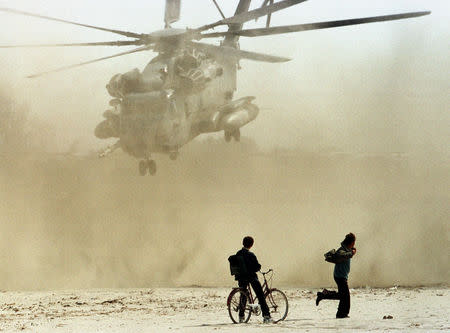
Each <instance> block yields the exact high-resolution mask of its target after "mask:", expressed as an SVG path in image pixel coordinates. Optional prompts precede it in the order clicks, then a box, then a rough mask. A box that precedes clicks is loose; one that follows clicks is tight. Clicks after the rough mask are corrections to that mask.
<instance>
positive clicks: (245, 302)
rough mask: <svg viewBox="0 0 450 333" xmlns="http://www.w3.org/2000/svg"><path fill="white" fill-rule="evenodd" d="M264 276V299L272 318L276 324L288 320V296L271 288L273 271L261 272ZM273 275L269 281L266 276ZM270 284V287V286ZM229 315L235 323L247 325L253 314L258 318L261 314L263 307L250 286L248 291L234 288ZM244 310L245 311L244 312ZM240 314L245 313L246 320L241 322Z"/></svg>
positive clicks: (228, 300)
mask: <svg viewBox="0 0 450 333" xmlns="http://www.w3.org/2000/svg"><path fill="white" fill-rule="evenodd" d="M260 273H261V274H262V275H263V278H264V283H263V285H262V288H263V292H264V297H265V298H266V302H267V306H268V307H269V311H270V316H271V317H272V319H273V321H274V322H275V323H277V322H279V321H282V320H284V319H286V317H287V314H288V310H289V304H288V299H287V297H286V295H285V294H284V293H283V292H282V291H281V290H279V289H276V288H271V287H272V279H273V270H272V269H269V270H268V271H267V272H260ZM269 273H272V274H271V275H270V277H269V278H268V279H266V275H267V274H269ZM269 283H270V286H269ZM227 307H228V314H229V315H230V318H231V320H232V321H233V323H235V324H237V323H247V322H248V321H249V320H250V317H251V315H252V313H254V314H255V315H256V316H259V315H260V314H261V307H260V305H259V303H258V302H257V299H256V297H254V296H253V293H252V290H251V287H250V284H249V285H248V286H247V288H246V289H244V288H233V289H232V290H231V292H230V294H229V295H228V299H227ZM242 310H243V311H242ZM239 312H241V313H242V312H243V313H244V320H243V321H242V320H241V321H240V320H239Z"/></svg>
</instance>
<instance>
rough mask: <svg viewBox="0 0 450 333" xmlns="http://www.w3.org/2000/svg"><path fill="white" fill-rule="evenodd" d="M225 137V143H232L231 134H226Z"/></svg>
mask: <svg viewBox="0 0 450 333" xmlns="http://www.w3.org/2000/svg"><path fill="white" fill-rule="evenodd" d="M224 135H225V141H226V142H230V141H231V133H230V132H224Z"/></svg>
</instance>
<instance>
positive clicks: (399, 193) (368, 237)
mask: <svg viewBox="0 0 450 333" xmlns="http://www.w3.org/2000/svg"><path fill="white" fill-rule="evenodd" d="M3 148H4V147H3V145H2V157H1V163H0V186H1V189H2V190H1V191H0V258H1V260H2V268H1V273H0V284H1V288H2V289H55V288H65V289H67V288H92V287H149V286H174V285H176V286H180V285H181V286H185V285H206V286H218V285H232V284H233V280H232V278H231V276H229V272H228V265H227V257H228V255H230V254H232V253H233V252H235V251H236V250H237V249H238V248H239V247H240V242H241V239H242V237H243V236H245V235H247V234H250V235H253V236H254V237H255V239H256V243H255V246H254V251H255V253H256V254H257V255H258V257H259V260H260V262H261V263H262V264H263V267H265V268H269V267H272V268H274V269H275V271H276V276H275V283H276V284H278V285H289V286H300V285H301V286H323V285H330V284H331V272H330V270H331V268H332V266H330V264H327V263H325V262H324V261H323V256H322V254H323V253H324V252H326V251H327V250H329V249H330V248H331V247H336V246H338V245H339V242H340V241H341V238H343V236H344V235H345V233H347V232H349V231H353V232H354V233H356V235H357V247H358V255H357V256H356V257H355V259H354V260H353V268H352V277H351V284H352V285H370V286H385V285H398V284H401V285H424V284H434V283H448V282H449V261H448V249H449V248H448V247H449V238H448V237H449V230H448V220H449V211H448V202H449V199H450V193H449V192H448V189H449V188H450V177H449V175H450V172H449V164H448V160H440V159H439V158H437V157H436V158H435V159H433V160H430V159H429V157H427V159H425V158H423V157H420V156H402V155H389V154H384V155H356V154H342V153H317V152H308V151H302V150H301V149H293V148H292V149H274V150H272V151H270V152H261V151H260V149H259V148H258V146H257V145H256V143H255V142H253V141H251V140H250V139H248V138H243V142H242V143H241V144H239V145H238V144H235V143H232V144H226V143H224V142H223V140H221V139H220V140H219V139H216V138H209V139H207V140H205V141H203V142H199V141H195V142H193V143H192V144H191V145H189V146H187V147H186V148H185V149H184V150H183V154H182V155H181V156H180V158H179V160H177V161H175V162H173V161H170V160H169V159H168V158H167V157H165V156H163V157H161V158H158V167H159V170H158V174H157V175H156V176H155V177H144V178H142V177H140V176H138V172H137V165H136V161H135V160H134V159H131V158H129V157H128V156H125V155H124V154H123V153H121V152H118V153H116V154H114V155H112V156H111V157H110V158H108V159H97V158H96V157H95V156H90V155H87V156H83V157H76V156H73V155H69V154H68V155H64V154H49V153H44V152H40V153H39V152H34V153H25V152H18V151H15V152H8V151H6V150H5V149H3Z"/></svg>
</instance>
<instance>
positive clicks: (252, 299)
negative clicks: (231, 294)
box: [233, 269, 273, 304]
mask: <svg viewBox="0 0 450 333" xmlns="http://www.w3.org/2000/svg"><path fill="white" fill-rule="evenodd" d="M271 272H273V270H272V269H269V270H268V271H267V272H261V274H262V276H263V279H264V283H263V284H262V286H261V287H262V290H263V293H264V297H267V295H268V294H270V288H269V283H268V282H267V279H266V275H267V274H269V273H271ZM233 289H239V288H233ZM247 293H248V296H249V297H250V302H251V303H250V304H255V301H256V298H255V297H254V296H253V293H252V288H251V286H250V284H248V286H247Z"/></svg>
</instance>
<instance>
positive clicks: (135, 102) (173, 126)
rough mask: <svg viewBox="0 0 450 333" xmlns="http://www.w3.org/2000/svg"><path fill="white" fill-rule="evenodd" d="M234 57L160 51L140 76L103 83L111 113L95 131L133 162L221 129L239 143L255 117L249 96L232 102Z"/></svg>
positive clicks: (124, 76)
mask: <svg viewBox="0 0 450 333" xmlns="http://www.w3.org/2000/svg"><path fill="white" fill-rule="evenodd" d="M236 67H237V62H236V60H235V59H231V60H230V59H229V58H228V59H226V58H225V57H224V58H222V59H221V57H220V56H214V57H212V56H210V55H206V54H204V53H202V52H198V51H194V50H189V49H184V50H183V51H182V52H181V53H180V52H177V53H175V54H174V53H169V54H166V53H161V54H159V55H158V56H157V57H155V58H153V59H152V60H151V61H150V62H149V63H148V65H147V66H146V67H145V69H144V70H143V71H142V73H141V72H140V71H139V70H138V69H135V70H133V71H131V72H128V73H125V74H117V75H115V76H113V77H112V78H111V80H110V82H109V84H108V85H107V90H108V92H109V93H110V95H111V96H113V97H115V99H113V100H112V101H111V102H110V105H112V106H113V108H112V109H111V110H108V111H106V112H105V113H104V117H105V118H106V119H105V120H104V121H103V122H101V123H100V124H99V125H98V126H97V128H96V131H95V134H96V136H97V137H99V138H102V139H105V138H110V137H117V138H119V140H120V147H121V148H122V149H123V150H124V151H125V152H127V153H129V154H130V155H133V156H135V157H137V158H149V157H150V155H151V154H152V153H168V154H172V153H176V152H177V151H178V149H179V148H180V147H182V146H183V145H185V144H186V143H188V142H189V141H191V140H192V139H193V138H195V137H196V136H198V135H200V134H202V133H211V132H218V131H224V132H225V138H226V139H227V140H229V139H230V138H231V137H234V138H235V139H236V140H239V129H240V127H242V126H244V125H245V124H247V123H249V122H250V121H252V120H254V119H255V118H256V116H257V115H258V108H257V107H256V106H255V105H254V104H252V103H251V101H252V99H253V98H251V97H247V98H242V99H239V100H237V101H232V97H233V94H234V91H235V89H236Z"/></svg>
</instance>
